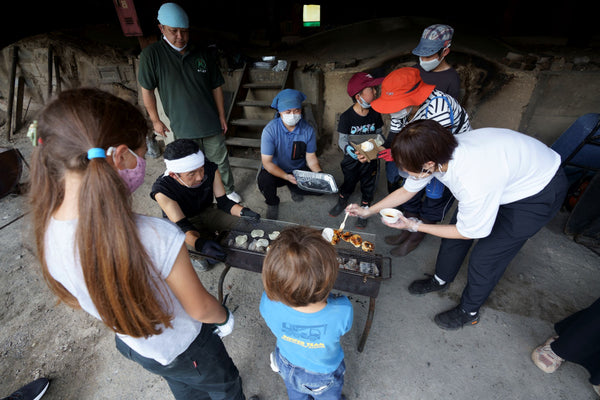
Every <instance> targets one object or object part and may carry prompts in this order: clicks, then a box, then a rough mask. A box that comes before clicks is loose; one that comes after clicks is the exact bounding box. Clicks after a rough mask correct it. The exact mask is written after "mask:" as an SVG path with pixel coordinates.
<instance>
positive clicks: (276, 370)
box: [269, 353, 279, 372]
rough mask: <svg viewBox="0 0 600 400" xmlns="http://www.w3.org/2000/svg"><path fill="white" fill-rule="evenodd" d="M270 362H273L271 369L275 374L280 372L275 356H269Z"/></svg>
mask: <svg viewBox="0 0 600 400" xmlns="http://www.w3.org/2000/svg"><path fill="white" fill-rule="evenodd" d="M269 360H270V361H271V369H272V370H273V372H279V367H278V366H277V362H275V354H273V353H271V354H269Z"/></svg>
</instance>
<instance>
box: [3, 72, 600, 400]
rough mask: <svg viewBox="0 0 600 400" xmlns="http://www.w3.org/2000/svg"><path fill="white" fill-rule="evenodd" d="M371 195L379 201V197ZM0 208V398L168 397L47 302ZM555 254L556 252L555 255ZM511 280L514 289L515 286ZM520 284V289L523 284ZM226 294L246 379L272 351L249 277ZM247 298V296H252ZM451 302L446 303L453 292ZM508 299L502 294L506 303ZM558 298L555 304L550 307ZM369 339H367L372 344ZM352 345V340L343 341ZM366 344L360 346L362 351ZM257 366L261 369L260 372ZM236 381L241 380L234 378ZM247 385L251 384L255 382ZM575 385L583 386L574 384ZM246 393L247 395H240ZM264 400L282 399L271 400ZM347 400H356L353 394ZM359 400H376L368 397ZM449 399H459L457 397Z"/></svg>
mask: <svg viewBox="0 0 600 400" xmlns="http://www.w3.org/2000/svg"><path fill="white" fill-rule="evenodd" d="M535 81H536V75H535V73H534V72H523V71H520V72H519V71H514V79H513V81H512V83H511V84H510V85H507V86H506V87H505V88H504V89H503V93H502V95H501V96H498V97H492V98H490V99H488V101H487V106H486V107H480V108H479V109H478V113H477V114H476V115H474V116H473V121H472V123H473V125H474V126H475V127H481V126H501V127H506V128H512V129H517V128H518V124H519V120H520V116H521V115H522V112H523V110H524V109H525V107H526V105H527V102H528V101H529V98H530V95H531V91H532V89H533V87H534V86H535ZM507 99H510V101H507ZM515 116H518V117H515ZM25 132H26V128H23V129H21V130H20V131H19V132H18V133H17V134H16V135H15V137H14V141H13V142H11V143H6V139H5V135H2V137H1V138H0V146H4V147H6V146H11V147H16V148H18V149H19V150H20V151H21V153H22V154H23V156H24V158H25V159H26V160H28V159H29V155H30V153H31V150H32V147H31V144H30V143H29V142H28V139H27V138H26V136H25ZM322 159H323V160H324V161H323V162H324V169H325V170H331V171H333V170H336V169H338V167H337V163H338V162H339V156H338V153H337V152H336V151H335V149H329V150H326V151H325V154H324V157H322ZM147 160H148V163H147V164H148V167H147V172H146V181H145V183H144V185H143V186H142V187H141V188H140V189H138V191H137V192H136V193H135V194H134V204H135V208H136V210H137V211H138V212H140V213H143V214H148V215H155V216H159V210H158V207H157V205H156V204H155V203H154V202H153V201H152V200H151V199H150V198H149V196H148V193H149V189H150V186H151V184H152V182H153V181H154V179H155V178H156V176H158V174H160V173H161V172H162V170H163V163H162V159H161V158H158V159H151V158H147ZM234 174H235V177H236V181H237V182H239V184H238V190H239V191H240V192H241V194H242V195H243V197H244V198H245V202H246V204H247V205H248V206H250V207H251V208H253V209H255V210H256V211H258V212H264V211H265V210H264V207H265V206H264V203H263V202H262V199H261V197H260V193H258V191H257V189H256V187H255V185H254V174H255V172H252V171H248V170H235V172H234ZM27 177H28V169H27V167H25V168H24V173H23V177H22V181H23V182H26V181H27ZM31 191H32V193H34V195H35V188H31ZM378 194H380V195H383V190H382V191H381V192H380V193H378ZM284 202H285V199H284ZM284 207H285V206H284ZM303 207H310V205H308V204H304V206H303ZM0 210H1V211H0V226H1V227H2V228H1V230H0V326H1V328H0V396H4V395H8V394H9V393H11V391H12V390H15V389H17V388H18V387H19V386H21V385H23V384H25V383H27V382H29V381H31V380H33V379H35V378H37V377H40V376H47V377H51V378H52V379H53V384H52V386H51V389H50V390H49V392H48V394H47V395H46V397H45V398H47V399H164V398H171V397H170V396H171V395H170V392H169V390H168V388H167V385H166V384H165V383H164V381H162V380H161V379H160V378H157V377H155V376H153V375H151V374H148V373H146V372H145V371H143V370H142V369H141V368H140V367H138V366H137V365H135V364H133V363H131V362H129V361H128V360H126V359H124V358H123V357H122V356H121V355H120V354H118V352H117V351H116V349H115V348H114V336H113V334H112V333H111V332H110V331H109V330H108V329H106V328H105V327H104V326H103V325H102V323H100V322H99V321H96V320H95V319H93V318H92V317H90V316H88V315H87V314H86V313H84V312H81V311H78V310H71V309H69V308H67V307H66V306H64V305H62V304H59V305H57V304H56V298H55V297H54V296H53V295H52V294H51V293H50V291H49V289H48V288H47V286H46V284H45V282H44V281H43V278H42V276H41V273H40V271H39V266H38V264H37V262H36V260H35V256H34V250H33V244H32V239H31V233H30V232H28V229H27V228H28V226H29V224H28V215H27V214H26V213H27V206H26V204H25V196H23V195H19V194H10V195H8V196H6V197H5V198H2V199H0ZM284 210H285V209H284ZM559 225H560V224H559V223H557V227H555V229H553V230H551V231H550V232H549V233H548V232H546V233H544V235H549V236H550V237H552V236H553V235H560V228H559ZM430 245H431V246H433V247H434V248H435V242H431V243H430ZM569 246H570V245H569ZM574 246H578V245H574ZM560 250H561V249H556V251H557V252H558V251H560ZM582 252H583V254H584V258H588V260H586V263H588V264H596V265H597V262H598V258H597V256H596V255H594V254H593V253H592V252H586V251H585V250H582ZM430 257H431V256H430ZM540 257H542V256H540ZM219 273H220V268H213V269H212V270H210V271H208V272H203V273H201V279H202V281H203V283H204V285H205V286H206V287H207V288H208V290H209V291H211V292H212V293H213V294H216V288H217V281H218V278H219ZM582 274H583V273H582ZM401 275H402V273H401ZM396 279H400V278H396ZM512 279H513V280H514V281H516V282H515V283H521V284H522V293H521V294H520V296H519V298H520V299H523V298H527V297H528V293H529V292H528V290H530V286H531V285H532V282H531V281H528V278H527V276H525V277H523V276H522V275H518V274H517V275H513V278H512ZM519 279H520V280H521V282H518V281H519ZM524 280H525V281H526V282H523V281H524ZM507 284H508V283H507ZM593 284H595V283H594V282H590V281H586V278H585V277H584V276H583V275H582V277H581V285H582V287H586V288H588V287H589V286H593ZM228 289H229V290H231V291H232V292H233V293H234V295H233V296H232V300H231V301H232V304H230V305H231V306H233V307H238V308H239V311H238V312H237V313H236V315H237V316H236V321H237V325H236V326H237V329H239V330H241V331H244V330H247V331H248V332H250V333H249V334H247V335H245V336H244V338H245V339H247V340H248V342H244V341H242V340H239V339H240V337H237V338H226V340H225V342H226V345H227V347H228V349H229V351H230V353H231V354H232V355H233V356H234V359H235V360H236V363H237V364H238V367H239V368H240V370H242V371H252V370H254V369H256V368H258V367H257V365H255V364H254V359H253V358H252V357H253V355H254V354H256V353H259V354H262V356H264V354H268V352H267V351H268V349H269V348H270V346H271V344H272V341H271V339H270V338H269V337H268V333H266V331H265V330H264V327H263V328H259V326H260V325H261V320H260V317H259V316H258V315H256V314H253V312H255V311H256V307H255V306H254V307H250V306H249V304H250V303H252V302H257V296H258V295H259V293H260V291H261V285H260V281H259V279H257V278H256V277H252V279H247V278H244V276H243V275H240V274H237V275H236V274H235V273H234V274H233V276H232V278H231V280H230V281H229V283H228ZM502 290H504V288H500V292H501V291H502ZM248 293H252V295H249V294H248ZM501 293H502V292H501ZM451 295H452V296H456V295H457V293H453V294H451ZM509 297H510V296H507V298H509ZM497 299H500V300H502V299H504V297H503V296H502V295H500V296H499V297H498V298H497ZM587 299H588V296H587V293H575V294H572V296H571V295H569V296H559V300H560V301H563V300H564V302H563V303H561V304H560V305H557V307H560V309H561V311H565V312H567V311H574V310H575V309H576V308H577V307H579V306H580V305H581V304H583V303H585V301H587ZM559 300H556V301H557V303H558V302H559ZM355 302H356V307H358V308H359V309H364V308H365V307H366V305H365V301H364V299H355ZM565 303H566V304H565ZM492 306H493V307H495V308H496V309H500V310H502V308H503V307H504V308H505V310H507V309H510V311H513V307H514V308H518V305H517V306H515V305H514V304H512V303H510V301H507V303H504V304H500V303H498V304H495V305H494V304H493V305H492ZM532 307H533V308H536V307H535V306H532ZM523 309H524V310H529V311H527V312H524V313H525V314H527V313H529V312H530V310H531V307H529V306H523ZM537 311H540V310H537ZM552 311H553V310H552V309H549V308H548V309H542V310H541V312H542V313H545V315H543V316H542V317H541V318H542V319H543V320H545V321H550V320H552V319H553V315H552ZM382 315H383V314H382ZM525 316H527V315H525ZM361 318H363V317H362V316H357V320H358V321H357V323H358V324H361V323H363V322H364V321H363V320H361ZM376 322H377V321H376ZM383 322H385V321H383ZM525 323H526V322H525ZM414 329H415V328H413V330H414ZM375 334H376V332H375ZM249 335H250V337H249ZM417 335H418V333H417ZM376 337H377V336H375V338H376ZM375 338H373V339H370V340H376V339H375ZM354 339H355V338H354V337H352V338H351V339H347V340H354ZM540 339H543V338H540ZM250 346H252V349H253V350H252V351H250V352H248V351H247V349H246V348H247V347H250ZM351 346H352V345H351ZM368 346H369V344H367V347H368ZM455 350H456V349H455ZM456 351H458V350H456ZM262 356H261V357H262ZM351 360H352V359H351ZM262 361H264V360H261V362H262ZM353 364H354V365H353V367H354V368H358V367H359V366H358V365H356V363H355V362H353ZM263 367H264V366H261V368H263ZM249 374H250V373H249ZM249 374H248V375H249ZM244 375H245V374H244V373H242V376H244ZM582 375H584V374H582ZM253 376H254V375H253ZM258 376H259V377H260V376H262V375H258ZM255 379H258V378H256V376H255ZM421 379H422V378H421ZM581 380H584V379H583V378H581ZM379 383H380V382H376V381H375V382H363V384H364V385H378V384H379ZM269 385H273V386H274V385H278V389H277V390H276V391H275V390H274V391H273V393H279V394H280V395H281V393H282V391H281V384H280V382H278V380H277V379H276V378H274V377H271V378H268V381H267V382H266V383H265V382H263V383H261V384H258V383H256V382H250V383H249V387H250V389H256V388H258V387H262V388H263V390H265V387H267V388H268V387H269ZM384 386H385V385H384ZM507 390H508V389H507ZM246 394H247V395H250V394H252V393H250V392H249V391H247V392H246ZM423 396H424V394H423V393H420V395H419V394H417V395H415V396H414V397H412V398H427V396H425V397H423ZM264 398H273V399H274V398H283V397H278V396H277V395H272V396H271V397H269V396H266V397H264ZM353 398H359V397H357V396H354V397H353ZM363 398H366V397H363ZM369 398H373V399H376V398H378V397H377V396H375V397H369ZM388 398H389V397H388ZM456 398H460V396H459V397H456ZM494 398H499V397H494ZM556 398H563V397H556ZM565 398H568V397H565Z"/></svg>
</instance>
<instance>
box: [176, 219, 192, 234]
mask: <svg viewBox="0 0 600 400" xmlns="http://www.w3.org/2000/svg"><path fill="white" fill-rule="evenodd" d="M175 224H176V225H177V226H178V227H179V229H181V230H182V231H183V233H186V232H188V231H196V230H197V229H196V227H195V226H194V224H192V223H191V222H190V220H189V219H187V217H183V218H181V219H180V220H179V221H177V222H175Z"/></svg>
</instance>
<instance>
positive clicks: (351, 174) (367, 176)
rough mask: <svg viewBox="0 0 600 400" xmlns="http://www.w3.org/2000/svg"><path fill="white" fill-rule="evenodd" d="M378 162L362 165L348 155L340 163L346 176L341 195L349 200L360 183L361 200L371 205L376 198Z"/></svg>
mask: <svg viewBox="0 0 600 400" xmlns="http://www.w3.org/2000/svg"><path fill="white" fill-rule="evenodd" d="M378 161H379V160H372V161H368V162H365V163H361V162H360V161H358V160H355V159H354V158H352V157H350V156H349V155H347V154H346V155H345V156H344V158H343V159H342V161H341V162H340V167H341V168H342V172H343V174H344V182H343V183H342V186H340V195H342V196H343V197H345V198H346V199H347V198H348V196H350V195H351V194H352V192H354V188H355V187H356V184H357V183H358V182H360V192H361V195H362V197H361V200H362V201H363V202H364V203H369V204H371V202H372V201H373V197H374V196H375V184H376V183H377V162H378Z"/></svg>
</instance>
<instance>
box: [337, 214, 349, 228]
mask: <svg viewBox="0 0 600 400" xmlns="http://www.w3.org/2000/svg"><path fill="white" fill-rule="evenodd" d="M347 218H348V213H347V212H346V216H345V217H344V220H343V221H342V223H341V224H340V229H339V230H340V231H343V230H344V228H345V227H346V219H347Z"/></svg>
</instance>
